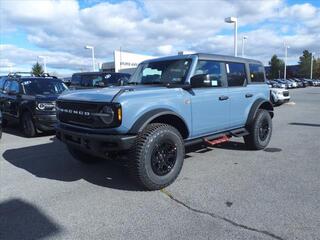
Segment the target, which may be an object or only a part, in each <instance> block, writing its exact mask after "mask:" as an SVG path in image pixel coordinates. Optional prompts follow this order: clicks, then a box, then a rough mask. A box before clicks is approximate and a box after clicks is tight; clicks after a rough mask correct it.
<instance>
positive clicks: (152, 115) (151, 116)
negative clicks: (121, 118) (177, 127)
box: [129, 108, 189, 134]
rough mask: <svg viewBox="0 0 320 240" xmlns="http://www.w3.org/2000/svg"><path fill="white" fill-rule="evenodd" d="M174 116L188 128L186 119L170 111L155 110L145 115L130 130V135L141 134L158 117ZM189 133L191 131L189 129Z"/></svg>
mask: <svg viewBox="0 0 320 240" xmlns="http://www.w3.org/2000/svg"><path fill="white" fill-rule="evenodd" d="M167 114H168V115H174V116H176V117H178V118H180V119H181V120H182V121H183V122H184V124H185V126H188V125H187V124H186V122H185V121H184V119H183V118H182V117H181V116H180V115H179V114H177V113H175V112H173V111H171V110H169V109H165V108H159V109H154V110H151V111H149V112H147V113H145V114H143V115H142V116H141V117H140V118H139V119H138V120H137V121H136V122H135V123H134V124H133V126H132V127H131V129H130V130H129V134H137V133H139V132H141V131H142V130H143V129H144V128H145V127H146V126H147V125H148V124H149V123H150V122H152V120H154V119H156V118H157V117H160V116H162V115H167ZM188 132H189V129H188Z"/></svg>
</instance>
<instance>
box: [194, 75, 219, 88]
mask: <svg viewBox="0 0 320 240" xmlns="http://www.w3.org/2000/svg"><path fill="white" fill-rule="evenodd" d="M190 85H191V87H192V88H205V87H218V86H220V82H219V81H218V80H213V79H212V78H211V77H210V75H209V74H198V75H194V76H193V77H191V79H190Z"/></svg>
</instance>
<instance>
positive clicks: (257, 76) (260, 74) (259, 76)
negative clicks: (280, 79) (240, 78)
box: [249, 64, 264, 82]
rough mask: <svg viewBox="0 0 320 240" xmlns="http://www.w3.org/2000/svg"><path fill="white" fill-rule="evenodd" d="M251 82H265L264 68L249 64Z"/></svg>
mask: <svg viewBox="0 0 320 240" xmlns="http://www.w3.org/2000/svg"><path fill="white" fill-rule="evenodd" d="M249 69H250V77H251V82H264V67H263V66H262V65H260V64H249Z"/></svg>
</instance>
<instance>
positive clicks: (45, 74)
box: [39, 73, 57, 78]
mask: <svg viewBox="0 0 320 240" xmlns="http://www.w3.org/2000/svg"><path fill="white" fill-rule="evenodd" d="M39 77H45V78H46V77H51V78H57V77H56V76H51V75H50V74H49V73H42V74H41V75H40V76H39Z"/></svg>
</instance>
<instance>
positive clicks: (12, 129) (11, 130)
mask: <svg viewBox="0 0 320 240" xmlns="http://www.w3.org/2000/svg"><path fill="white" fill-rule="evenodd" d="M3 132H4V133H7V134H10V135H15V136H17V137H23V138H27V137H25V136H24V135H23V133H22V132H21V130H20V127H19V126H18V125H13V124H11V125H9V126H6V127H5V128H3ZM54 134H55V131H48V132H38V134H37V136H36V137H44V136H50V135H54Z"/></svg>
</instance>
